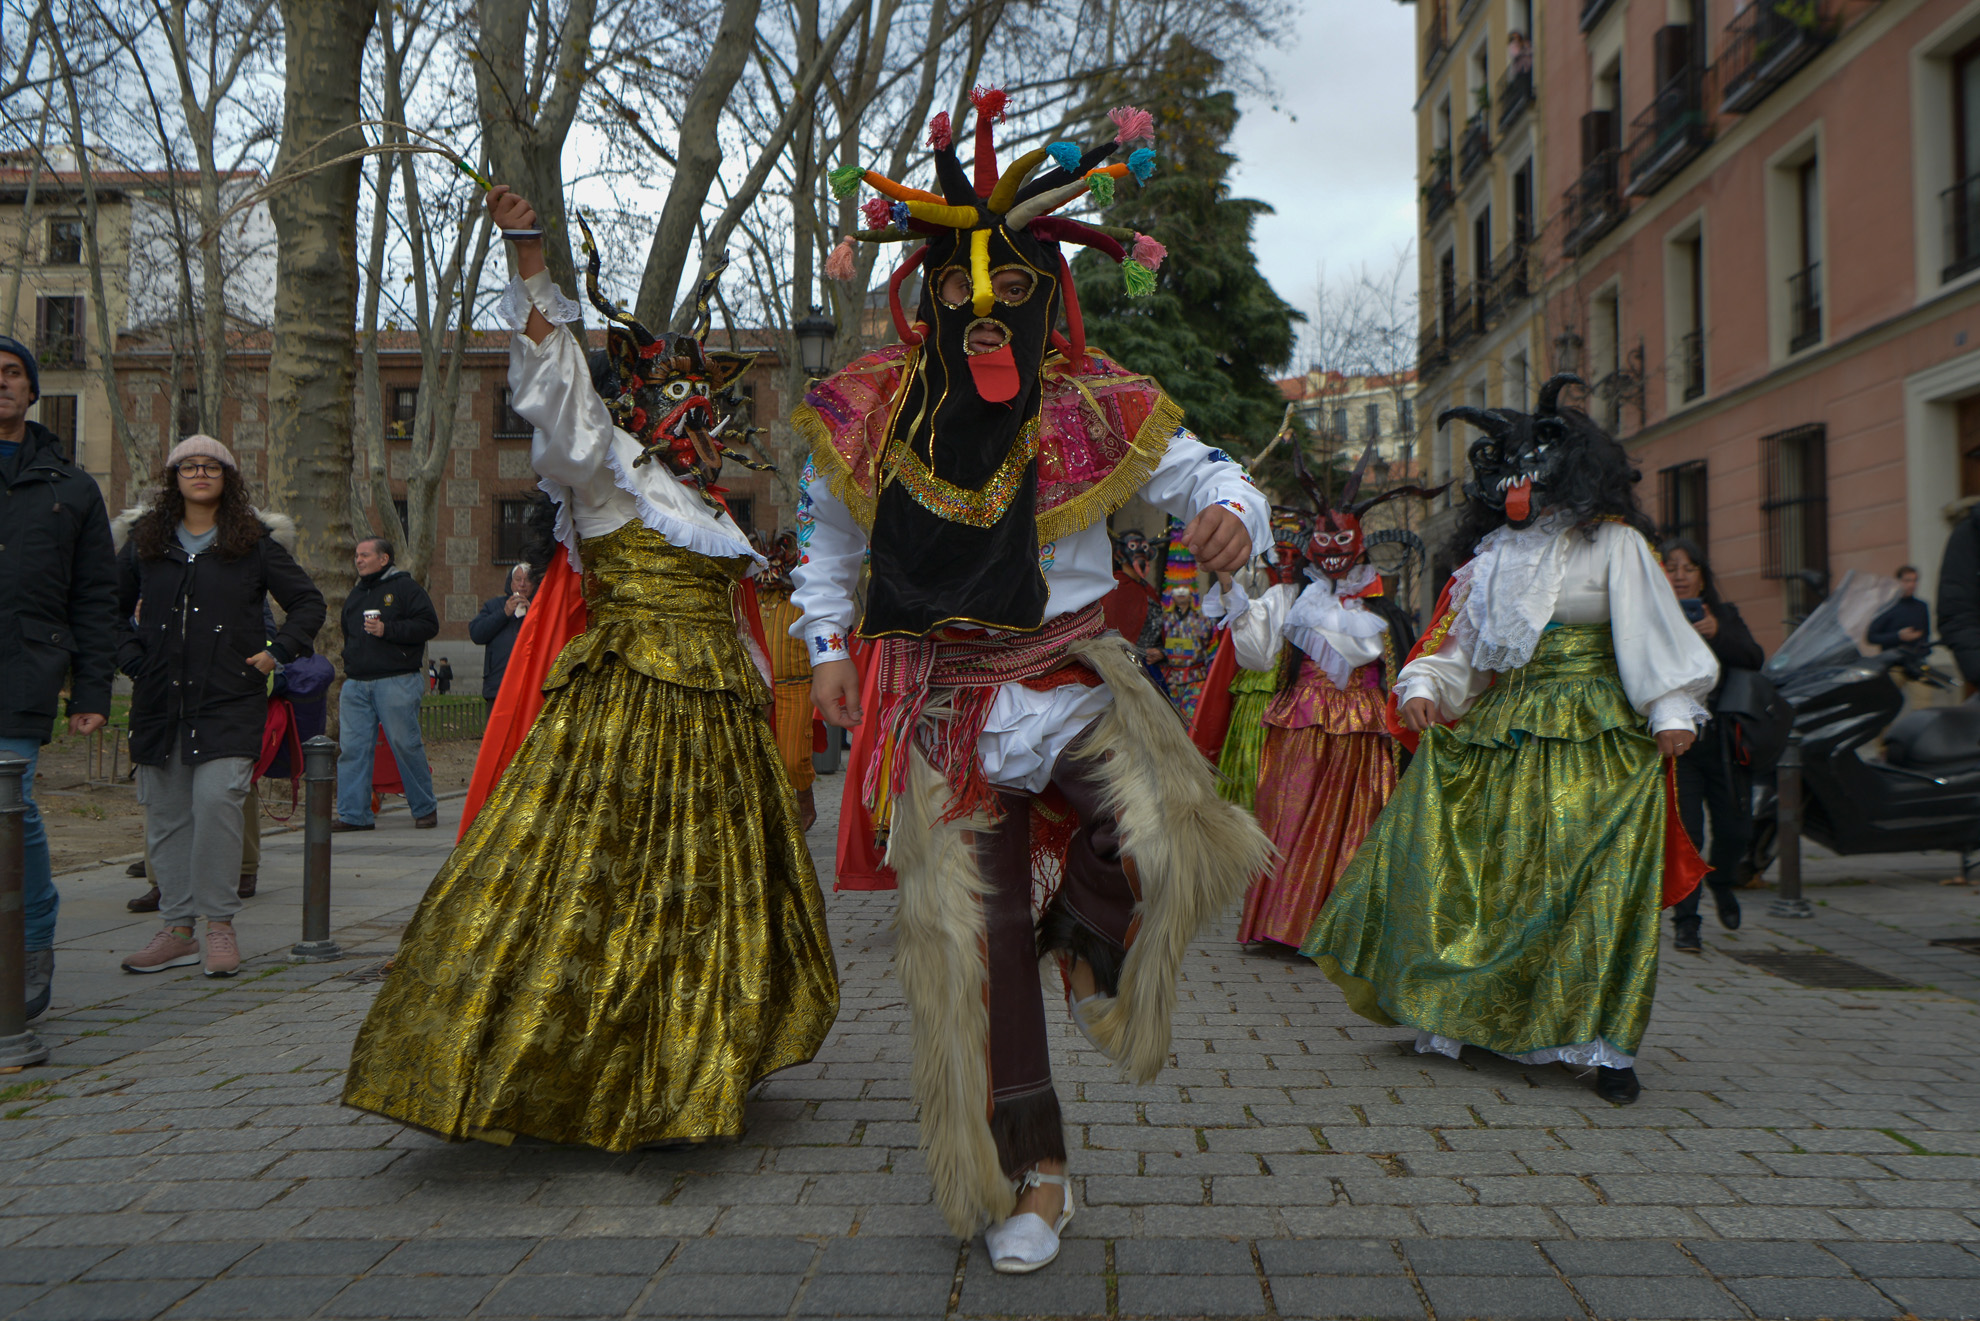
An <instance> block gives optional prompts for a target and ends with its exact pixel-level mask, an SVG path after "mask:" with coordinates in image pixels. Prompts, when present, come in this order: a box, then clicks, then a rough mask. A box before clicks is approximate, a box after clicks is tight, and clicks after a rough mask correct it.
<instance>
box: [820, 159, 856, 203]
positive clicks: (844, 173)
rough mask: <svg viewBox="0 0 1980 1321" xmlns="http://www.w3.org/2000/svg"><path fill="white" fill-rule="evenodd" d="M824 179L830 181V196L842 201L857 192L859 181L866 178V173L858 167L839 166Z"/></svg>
mask: <svg viewBox="0 0 1980 1321" xmlns="http://www.w3.org/2000/svg"><path fill="white" fill-rule="evenodd" d="M826 177H827V178H829V179H830V180H831V181H832V196H834V197H836V198H838V199H839V200H840V201H844V200H845V199H846V198H848V197H851V196H852V195H853V194H854V193H856V192H858V191H859V184H860V180H862V179H864V178H865V177H866V171H865V169H864V168H862V167H861V166H858V165H841V166H840V167H839V168H838V169H836V170H834V171H832V173H831V174H830V175H828V176H826Z"/></svg>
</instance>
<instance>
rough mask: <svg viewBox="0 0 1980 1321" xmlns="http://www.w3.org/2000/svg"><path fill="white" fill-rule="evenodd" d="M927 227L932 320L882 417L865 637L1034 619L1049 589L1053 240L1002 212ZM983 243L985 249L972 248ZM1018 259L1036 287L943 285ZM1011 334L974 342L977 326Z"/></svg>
mask: <svg viewBox="0 0 1980 1321" xmlns="http://www.w3.org/2000/svg"><path fill="white" fill-rule="evenodd" d="M989 219H990V220H991V221H992V223H989V224H986V225H984V226H980V227H978V228H976V229H973V230H943V231H941V232H940V233H938V234H935V235H933V236H931V237H930V239H929V241H928V254H927V256H926V258H925V259H924V261H923V265H922V270H923V272H924V274H925V278H924V279H923V281H922V291H921V302H920V307H919V309H918V310H919V315H920V318H921V321H922V323H923V324H924V325H926V326H927V327H928V330H927V335H926V338H925V340H924V341H923V343H922V345H921V347H920V349H919V350H918V351H917V352H916V354H915V355H914V360H913V365H912V367H911V368H910V370H909V373H908V381H907V386H906V389H905V390H904V391H903V393H902V396H901V401H900V405H899V407H898V409H897V410H896V411H895V413H894V416H893V418H892V419H891V421H890V422H889V424H888V430H887V448H886V451H885V458H884V459H883V461H882V465H883V473H882V482H883V489H882V490H881V492H880V496H879V500H878V504H877V507H876V509H875V513H874V520H873V529H872V536H871V545H872V550H873V558H872V589H871V591H870V593H869V595H868V598H867V607H866V616H865V618H864V619H863V620H862V621H861V622H860V628H859V631H860V634H861V635H862V636H864V637H869V638H878V637H902V636H922V635H925V634H928V633H930V632H933V631H934V630H936V629H938V628H941V627H942V626H944V625H946V624H958V625H966V626H983V627H991V628H999V629H1008V630H1012V631H1018V632H1028V631H1030V630H1032V629H1036V628H1037V627H1039V626H1040V625H1041V624H1042V623H1043V622H1044V619H1045V605H1046V599H1047V597H1048V595H1049V593H1048V591H1047V588H1046V585H1045V578H1044V575H1043V574H1042V573H1040V572H1039V570H1038V527H1037V511H1036V508H1035V506H1036V499H1037V489H1038V458H1037V443H1038V426H1039V409H1040V406H1041V404H1042V402H1043V399H1044V383H1043V379H1042V375H1041V373H1042V370H1043V368H1044V364H1045V355H1046V353H1047V352H1048V350H1049V348H1050V336H1051V331H1052V328H1053V326H1054V325H1055V324H1056V322H1057V320H1058V317H1059V308H1060V300H1061V296H1062V294H1061V290H1060V287H1059V275H1058V273H1059V270H1060V261H1059V251H1058V245H1057V244H1056V243H1048V242H1045V241H1043V240H1040V239H1037V238H1034V237H1032V236H1031V235H1030V234H1028V233H1025V232H1023V231H1019V232H1018V233H1016V234H1012V233H1010V232H1008V231H1007V230H1006V229H1005V228H1004V227H1003V225H1002V224H1001V223H997V222H998V221H1000V219H1001V218H997V217H990V218H989ZM979 247H980V248H981V249H982V251H981V252H980V254H979V252H978V251H977V249H978V248H979ZM957 268H960V269H961V270H962V271H964V272H965V273H970V272H972V270H973V271H974V276H973V280H972V287H973V288H974V287H975V284H976V283H977V282H978V281H980V280H981V279H982V277H983V275H984V274H985V273H986V271H987V273H988V275H989V276H990V277H991V279H992V280H993V281H994V278H995V276H996V274H997V273H998V272H1000V271H1006V270H1010V269H1013V268H1016V269H1020V270H1023V271H1025V272H1026V273H1027V274H1029V275H1030V277H1031V281H1032V285H1031V292H1030V293H1029V294H1027V295H1026V296H1025V297H1024V298H1022V299H1020V300H1016V301H1011V302H1006V301H1004V300H1002V299H997V298H994V297H993V298H992V299H991V300H990V301H989V305H988V306H987V307H983V306H982V305H981V304H980V303H978V302H977V301H975V300H974V299H970V300H965V301H964V302H963V303H962V304H960V305H951V304H948V303H945V302H943V301H942V299H941V298H940V297H939V296H938V291H939V290H940V288H941V286H942V283H943V280H944V277H946V276H947V275H948V274H949V273H950V272H951V271H952V270H954V269H957ZM986 321H987V322H989V323H990V324H991V325H993V326H994V327H995V328H997V329H998V330H999V331H1000V332H1001V333H1002V335H1003V336H1004V343H1003V344H1002V345H1001V346H1000V347H999V348H997V349H995V350H994V351H987V352H978V353H971V352H970V350H969V347H968V341H969V333H970V330H971V328H972V327H977V326H979V323H981V322H986Z"/></svg>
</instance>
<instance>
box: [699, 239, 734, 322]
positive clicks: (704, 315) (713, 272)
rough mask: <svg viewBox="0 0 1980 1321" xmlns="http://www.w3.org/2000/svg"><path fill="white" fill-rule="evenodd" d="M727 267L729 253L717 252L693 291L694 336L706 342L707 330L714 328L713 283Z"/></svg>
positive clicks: (714, 283)
mask: <svg viewBox="0 0 1980 1321" xmlns="http://www.w3.org/2000/svg"><path fill="white" fill-rule="evenodd" d="M728 269H729V254H728V253H726V252H722V253H717V254H716V256H715V260H713V261H711V262H709V263H708V273H707V274H706V275H704V276H702V277H701V283H700V284H699V285H698V286H696V288H695V291H694V337H695V339H696V340H697V341H701V342H704V343H705V342H706V341H707V339H708V332H709V331H710V330H711V329H713V328H714V324H715V314H714V312H713V311H712V310H711V309H712V307H713V304H714V302H715V285H716V283H717V282H718V281H720V280H721V278H722V272H723V271H726V270H728Z"/></svg>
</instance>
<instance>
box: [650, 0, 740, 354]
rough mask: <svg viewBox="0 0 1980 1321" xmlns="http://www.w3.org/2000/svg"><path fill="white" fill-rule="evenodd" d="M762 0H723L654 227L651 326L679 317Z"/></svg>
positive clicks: (684, 115) (690, 96)
mask: <svg viewBox="0 0 1980 1321" xmlns="http://www.w3.org/2000/svg"><path fill="white" fill-rule="evenodd" d="M761 8H762V0H723V4H722V23H721V26H720V27H719V28H717V29H716V31H715V40H714V42H713V43H712V44H711V46H710V48H709V55H708V61H707V63H705V64H703V65H702V66H701V76H700V77H698V78H696V79H695V83H694V90H693V91H692V92H690V93H689V94H688V99H687V106H686V108H685V109H684V110H683V111H682V112H681V122H680V135H679V146H677V147H676V148H675V153H674V156H675V160H676V162H677V164H676V165H675V168H674V181H673V184H672V186H671V187H670V188H669V189H668V192H667V202H666V205H665V206H663V207H662V208H661V209H660V223H659V224H658V225H657V226H656V227H655V228H654V231H653V246H652V247H651V248H650V249H648V251H647V254H646V270H645V273H644V274H642V275H641V276H640V280H639V302H638V310H637V313H636V314H637V315H638V317H639V319H640V320H641V321H643V322H645V323H646V324H647V325H649V326H663V325H666V324H668V322H670V321H671V320H672V319H673V318H672V314H673V310H674V291H675V290H676V289H678V288H679V287H680V283H681V271H682V268H683V267H685V266H686V265H687V259H688V250H689V248H691V247H692V246H693V244H694V234H695V229H696V222H697V221H698V220H699V219H700V217H701V205H702V203H703V202H705V201H706V200H707V198H708V187H709V185H710V184H712V183H714V182H715V173H716V171H717V170H720V169H721V168H722V138H721V126H722V107H723V106H725V105H727V104H728V100H729V93H730V92H731V91H733V90H734V89H735V85H736V80H737V79H738V78H740V77H742V72H743V68H744V66H745V65H747V64H748V63H749V55H750V51H752V50H753V49H755V45H756V15H757V12H758V11H759V10H760V9H761Z"/></svg>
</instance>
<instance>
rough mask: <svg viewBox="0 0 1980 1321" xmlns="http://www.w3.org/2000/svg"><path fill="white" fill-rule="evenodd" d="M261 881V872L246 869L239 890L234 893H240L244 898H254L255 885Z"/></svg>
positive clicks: (242, 874)
mask: <svg viewBox="0 0 1980 1321" xmlns="http://www.w3.org/2000/svg"><path fill="white" fill-rule="evenodd" d="M260 883H261V876H260V874H259V873H257V872H251V871H244V872H242V873H241V883H240V887H239V888H238V889H237V890H235V891H234V893H236V894H238V895H239V896H240V897H241V898H243V899H252V898H254V890H255V887H256V886H257V885H259V884H260Z"/></svg>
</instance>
